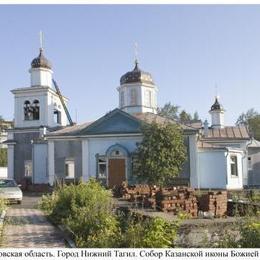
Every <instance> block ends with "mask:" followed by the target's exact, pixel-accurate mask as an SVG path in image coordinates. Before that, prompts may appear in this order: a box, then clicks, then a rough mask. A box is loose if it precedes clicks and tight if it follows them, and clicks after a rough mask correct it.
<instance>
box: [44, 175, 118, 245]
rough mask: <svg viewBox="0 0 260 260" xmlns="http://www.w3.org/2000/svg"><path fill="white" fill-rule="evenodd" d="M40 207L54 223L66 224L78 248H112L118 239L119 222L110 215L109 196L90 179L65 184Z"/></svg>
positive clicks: (109, 194)
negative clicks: (77, 183)
mask: <svg viewBox="0 0 260 260" xmlns="http://www.w3.org/2000/svg"><path fill="white" fill-rule="evenodd" d="M40 206H41V208H42V209H43V210H44V211H45V212H46V213H47V214H48V215H49V216H50V218H51V219H52V220H53V221H54V222H55V223H57V224H60V223H62V224H65V225H66V226H67V227H68V228H69V229H70V230H71V231H72V233H73V234H74V236H75V242H76V245H77V246H78V247H113V246H115V245H116V242H117V239H118V222H117V219H116V216H115V214H114V213H113V212H112V195H111V193H110V192H109V191H107V190H105V189H104V188H103V187H101V185H100V184H99V183H98V182H96V181H94V180H90V181H89V182H87V183H80V184H79V185H73V184H71V185H65V186H63V187H59V188H57V189H56V190H55V191H54V193H53V194H52V195H49V196H44V197H43V199H42V202H41V204H40Z"/></svg>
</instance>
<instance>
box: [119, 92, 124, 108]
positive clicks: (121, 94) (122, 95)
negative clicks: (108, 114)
mask: <svg viewBox="0 0 260 260" xmlns="http://www.w3.org/2000/svg"><path fill="white" fill-rule="evenodd" d="M124 105H125V92H124V91H122V92H121V93H120V107H124Z"/></svg>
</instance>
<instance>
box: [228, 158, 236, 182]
mask: <svg viewBox="0 0 260 260" xmlns="http://www.w3.org/2000/svg"><path fill="white" fill-rule="evenodd" d="M232 158H235V161H233V160H232ZM229 165H230V175H231V177H232V178H237V177H238V159H237V155H234V154H231V155H230V164H229ZM232 165H236V174H232Z"/></svg>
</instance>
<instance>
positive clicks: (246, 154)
mask: <svg viewBox="0 0 260 260" xmlns="http://www.w3.org/2000/svg"><path fill="white" fill-rule="evenodd" d="M252 143H253V136H250V142H249V143H248V144H247V145H246V149H245V153H244V156H243V157H242V169H244V159H245V157H247V156H248V146H249V145H250V144H252ZM246 171H247V185H248V165H247V169H246ZM243 179H244V178H243V174H242V184H243V187H244V183H243Z"/></svg>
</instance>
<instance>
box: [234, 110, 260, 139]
mask: <svg viewBox="0 0 260 260" xmlns="http://www.w3.org/2000/svg"><path fill="white" fill-rule="evenodd" d="M240 124H243V125H245V126H247V127H248V128H249V131H250V133H251V134H252V135H253V136H254V138H255V139H257V140H260V114H259V113H258V112H257V111H256V110H255V109H254V108H251V109H249V110H248V111H247V112H246V113H242V114H241V115H240V116H239V117H238V119H237V122H236V125H240Z"/></svg>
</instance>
